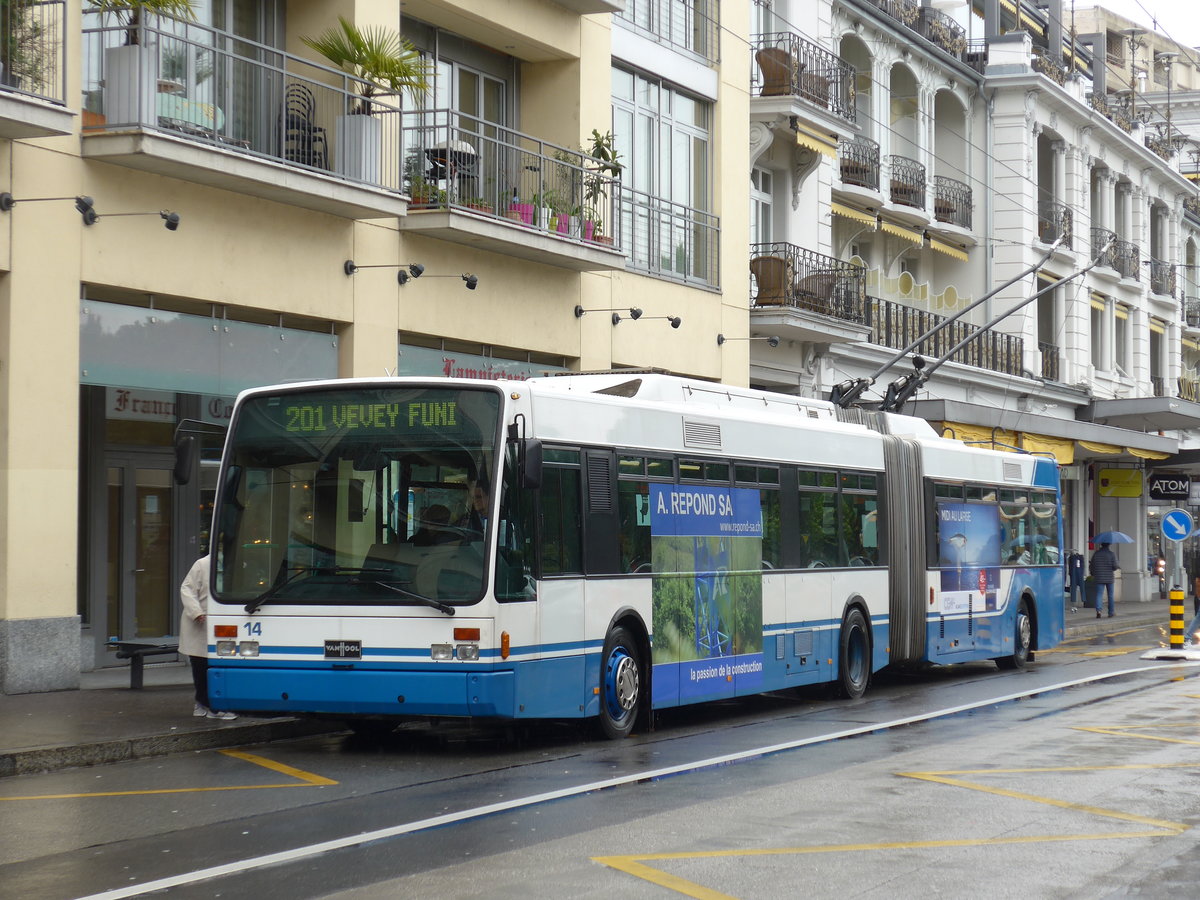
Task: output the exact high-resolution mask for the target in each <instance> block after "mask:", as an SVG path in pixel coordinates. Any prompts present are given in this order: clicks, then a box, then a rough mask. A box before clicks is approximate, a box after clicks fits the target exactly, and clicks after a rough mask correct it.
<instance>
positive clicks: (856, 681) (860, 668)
mask: <svg viewBox="0 0 1200 900" xmlns="http://www.w3.org/2000/svg"><path fill="white" fill-rule="evenodd" d="M838 651H839V652H838V680H837V684H836V689H837V693H838V694H839V696H842V697H845V698H847V699H850V700H857V699H858V698H859V697H861V696H862V695H863V694H865V693H866V692H867V685H868V684H870V683H871V632H870V629H868V628H867V620H866V617H865V616H864V615H863V614H862V610H861V609H859V608H858V607H854V608H853V609H851V610H850V611H849V612H848V613H846V618H844V619H842V630H841V633H840V637H839V639H838Z"/></svg>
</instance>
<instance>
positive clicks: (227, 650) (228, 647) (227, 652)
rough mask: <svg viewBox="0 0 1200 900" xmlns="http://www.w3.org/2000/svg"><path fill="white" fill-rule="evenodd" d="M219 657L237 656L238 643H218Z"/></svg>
mask: <svg viewBox="0 0 1200 900" xmlns="http://www.w3.org/2000/svg"><path fill="white" fill-rule="evenodd" d="M217 656H237V641H217Z"/></svg>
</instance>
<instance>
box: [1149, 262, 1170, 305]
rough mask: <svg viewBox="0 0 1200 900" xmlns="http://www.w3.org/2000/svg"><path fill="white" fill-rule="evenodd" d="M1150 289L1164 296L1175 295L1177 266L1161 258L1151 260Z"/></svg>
mask: <svg viewBox="0 0 1200 900" xmlns="http://www.w3.org/2000/svg"><path fill="white" fill-rule="evenodd" d="M1149 262H1150V290H1151V291H1153V292H1154V293H1156V294H1162V295H1163V296H1164V297H1174V296H1175V266H1174V265H1173V264H1171V263H1169V262H1163V261H1162V260H1161V259H1151V260H1150V261H1149Z"/></svg>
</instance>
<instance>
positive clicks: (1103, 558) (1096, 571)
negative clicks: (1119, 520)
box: [1088, 544, 1121, 619]
mask: <svg viewBox="0 0 1200 900" xmlns="http://www.w3.org/2000/svg"><path fill="white" fill-rule="evenodd" d="M1088 571H1089V572H1091V575H1092V580H1093V581H1095V582H1096V618H1097V619H1098V618H1100V589H1101V588H1103V589H1104V590H1105V591H1106V592H1107V593H1108V617H1109V618H1110V619H1111V618H1112V617H1113V612H1114V610H1113V582H1114V581H1115V580H1116V576H1117V572H1119V571H1121V567H1120V565H1118V564H1117V554H1115V553H1113V552H1112V550H1110V549H1109V546H1108V544H1101V545H1100V549H1099V550H1097V551H1096V552H1095V553H1093V554H1092V562H1091V564H1090V565H1089V566H1088Z"/></svg>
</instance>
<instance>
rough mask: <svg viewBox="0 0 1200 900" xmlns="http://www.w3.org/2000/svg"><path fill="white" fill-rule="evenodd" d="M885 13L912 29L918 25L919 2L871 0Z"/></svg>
mask: <svg viewBox="0 0 1200 900" xmlns="http://www.w3.org/2000/svg"><path fill="white" fill-rule="evenodd" d="M873 2H874V3H875V5H876V6H877V7H879V9H881V10H882V11H883V12H885V13H886V14H887V15H889V16H891V17H892V18H893V19H895V20H896V21H897V22H899V23H900V24H901V25H907V26H908V27H909V28H911V29H912V30H913V31H916V30H917V29H918V28H919V27H920V21H921V4H920V3H918V2H917V0H873Z"/></svg>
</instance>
